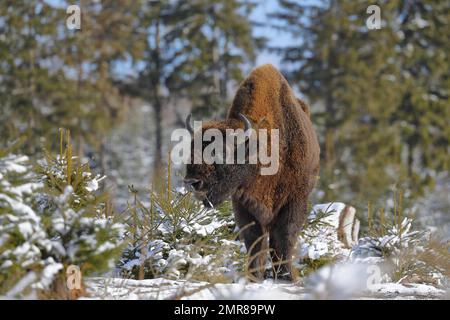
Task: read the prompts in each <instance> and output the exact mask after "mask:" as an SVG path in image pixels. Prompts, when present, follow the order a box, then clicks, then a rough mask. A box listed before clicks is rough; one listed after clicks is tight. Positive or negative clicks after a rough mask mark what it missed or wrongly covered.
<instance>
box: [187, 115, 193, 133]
mask: <svg viewBox="0 0 450 320" xmlns="http://www.w3.org/2000/svg"><path fill="white" fill-rule="evenodd" d="M191 117H192V114H189V115H188V116H187V117H186V129H187V130H188V131H189V133H190V134H193V133H194V128H192V125H191Z"/></svg>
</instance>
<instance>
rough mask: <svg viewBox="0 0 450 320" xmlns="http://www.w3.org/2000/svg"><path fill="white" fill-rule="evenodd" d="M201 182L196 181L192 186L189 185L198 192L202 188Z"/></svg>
mask: <svg viewBox="0 0 450 320" xmlns="http://www.w3.org/2000/svg"><path fill="white" fill-rule="evenodd" d="M202 185H203V182H202V181H196V182H194V183H193V184H191V186H192V188H194V189H195V190H198V189H200V188H201V187H202Z"/></svg>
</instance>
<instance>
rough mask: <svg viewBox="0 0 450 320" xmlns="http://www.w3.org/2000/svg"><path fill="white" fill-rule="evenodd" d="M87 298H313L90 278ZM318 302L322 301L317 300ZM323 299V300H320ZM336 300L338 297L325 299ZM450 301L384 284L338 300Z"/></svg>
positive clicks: (265, 288)
mask: <svg viewBox="0 0 450 320" xmlns="http://www.w3.org/2000/svg"><path fill="white" fill-rule="evenodd" d="M86 285H87V289H88V293H89V297H88V298H85V299H129V300H136V299H142V300H148V299H151V300H153V299H183V300H184V299H186V300H214V299H238V300H239V299H243V300H259V299H261V300H302V299H312V298H314V295H313V294H312V293H311V291H310V290H308V289H307V288H306V287H305V286H303V285H302V284H301V283H278V282H275V281H273V280H265V281H264V282H261V283H248V282H244V281H243V282H241V283H230V284H223V283H221V284H210V283H207V282H197V281H186V280H167V279H162V278H157V279H149V280H129V279H128V280H127V279H120V278H101V277H98V278H89V279H87V280H86ZM319 298H321V297H319ZM323 298H325V297H323ZM328 298H335V299H339V297H328ZM348 298H350V299H449V294H448V292H447V293H446V292H445V291H444V290H442V289H438V288H435V287H433V286H430V285H425V284H409V285H402V284H396V283H383V284H376V285H373V286H372V287H371V288H370V289H366V290H365V291H363V292H362V294H361V295H355V296H346V297H341V299H348Z"/></svg>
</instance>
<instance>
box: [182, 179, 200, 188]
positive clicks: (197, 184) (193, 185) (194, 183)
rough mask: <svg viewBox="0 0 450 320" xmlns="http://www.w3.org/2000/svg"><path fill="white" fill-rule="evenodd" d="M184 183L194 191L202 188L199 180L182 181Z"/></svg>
mask: <svg viewBox="0 0 450 320" xmlns="http://www.w3.org/2000/svg"><path fill="white" fill-rule="evenodd" d="M184 183H185V184H186V185H187V186H189V187H191V188H192V189H194V190H199V189H200V188H201V187H202V186H203V181H202V180H199V179H184Z"/></svg>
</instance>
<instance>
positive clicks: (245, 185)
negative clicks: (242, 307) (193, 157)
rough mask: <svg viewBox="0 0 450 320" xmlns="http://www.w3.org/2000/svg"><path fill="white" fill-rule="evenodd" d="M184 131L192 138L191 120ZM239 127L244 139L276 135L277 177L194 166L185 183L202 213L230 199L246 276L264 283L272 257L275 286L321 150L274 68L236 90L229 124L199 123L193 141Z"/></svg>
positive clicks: (288, 266) (288, 268) (287, 264)
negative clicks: (253, 133)
mask: <svg viewBox="0 0 450 320" xmlns="http://www.w3.org/2000/svg"><path fill="white" fill-rule="evenodd" d="M186 127H187V129H188V130H189V131H190V132H191V133H193V128H192V125H191V123H190V116H189V117H188V119H186ZM242 127H244V128H245V129H246V132H247V130H248V129H250V128H252V127H254V128H256V127H257V128H258V129H261V128H264V129H279V167H278V171H277V172H276V173H275V174H274V175H262V174H261V173H260V171H259V168H260V166H261V164H260V163H259V162H258V163H256V164H250V163H245V164H206V163H199V164H188V165H187V167H186V176H185V178H184V182H185V184H186V185H188V186H189V187H190V188H192V189H193V193H194V195H195V197H196V198H197V199H198V200H201V201H203V202H204V204H205V205H206V206H215V205H217V204H220V203H221V202H223V201H224V200H225V199H227V198H229V197H231V199H232V204H233V210H234V215H235V221H236V224H237V226H238V227H239V228H240V236H241V238H242V239H243V241H244V242H245V246H246V248H247V252H248V254H249V257H251V258H250V259H249V264H248V271H249V274H250V275H252V276H253V277H254V278H256V279H261V278H263V277H264V276H265V275H266V273H265V263H266V257H267V252H270V255H271V258H272V266H273V268H272V270H273V276H274V278H276V279H284V280H292V279H293V274H292V257H293V254H294V250H295V246H296V242H297V237H298V232H299V231H300V229H301V227H302V224H303V222H304V220H305V218H306V216H307V199H308V196H309V194H310V193H311V191H312V189H313V187H314V185H315V182H316V180H317V177H318V173H319V152H320V148H319V144H318V141H317V136H316V133H315V131H314V129H313V126H312V123H311V120H310V113H309V108H308V106H307V105H306V104H305V102H303V101H302V100H300V99H297V98H296V97H295V95H294V93H293V91H292V89H291V88H290V86H289V84H288V82H287V80H286V79H285V78H284V77H283V75H282V74H281V73H280V72H279V71H278V70H277V69H276V68H275V67H273V66H272V65H262V66H259V67H257V68H256V69H254V70H253V71H252V72H251V74H250V75H249V76H248V77H247V79H245V80H244V81H243V82H242V83H241V85H240V87H239V88H238V90H237V92H236V96H235V97H234V100H233V102H232V105H231V107H230V109H229V112H228V116H227V119H225V120H223V121H211V122H207V123H203V124H202V127H201V130H197V132H196V133H195V134H202V133H203V132H204V131H205V130H207V129H210V128H215V129H219V130H220V132H221V133H223V135H224V136H225V135H226V134H227V133H226V129H230V128H231V129H238V128H242ZM198 131H200V132H198ZM269 132H270V131H269ZM269 139H270V137H269ZM247 142H248V140H247V141H246V143H247ZM206 145H207V144H205V143H204V144H203V148H204V147H205V146H206ZM224 152H225V150H224Z"/></svg>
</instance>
